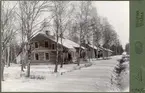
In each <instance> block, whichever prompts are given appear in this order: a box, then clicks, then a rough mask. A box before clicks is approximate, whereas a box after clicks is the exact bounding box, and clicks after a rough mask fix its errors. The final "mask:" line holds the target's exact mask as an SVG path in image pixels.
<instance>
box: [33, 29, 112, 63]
mask: <svg viewBox="0 0 145 93" xmlns="http://www.w3.org/2000/svg"><path fill="white" fill-rule="evenodd" d="M79 50H80V51H81V53H80V57H81V58H85V57H86V56H87V57H89V58H96V57H102V56H103V55H104V56H110V55H111V53H112V51H111V50H109V49H105V48H103V47H96V46H93V45H87V47H86V46H83V45H82V46H81V47H80V45H79V44H77V43H75V42H73V41H71V40H69V39H67V38H62V39H61V38H59V40H58V51H59V52H58V54H59V55H58V57H59V60H63V61H64V63H70V62H76V61H77V58H78V57H79ZM55 61H56V38H55V36H53V35H50V34H49V32H48V31H45V32H40V33H38V34H36V35H35V36H33V37H32V38H31V64H50V63H55Z"/></svg>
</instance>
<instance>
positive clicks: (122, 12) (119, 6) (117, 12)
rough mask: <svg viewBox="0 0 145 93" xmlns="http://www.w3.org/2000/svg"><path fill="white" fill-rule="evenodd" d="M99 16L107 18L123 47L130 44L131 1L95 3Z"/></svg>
mask: <svg viewBox="0 0 145 93" xmlns="http://www.w3.org/2000/svg"><path fill="white" fill-rule="evenodd" d="M93 5H94V6H95V7H96V8H97V11H98V14H99V15H100V16H103V17H107V19H108V20H109V22H110V24H111V25H112V26H113V27H114V29H115V31H116V32H117V33H118V35H119V39H120V41H121V44H122V45H123V47H124V46H125V44H126V43H128V42H129V1H93Z"/></svg>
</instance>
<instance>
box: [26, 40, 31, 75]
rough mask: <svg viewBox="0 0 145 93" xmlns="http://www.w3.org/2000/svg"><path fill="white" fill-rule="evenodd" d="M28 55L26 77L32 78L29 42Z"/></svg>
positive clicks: (29, 46)
mask: <svg viewBox="0 0 145 93" xmlns="http://www.w3.org/2000/svg"><path fill="white" fill-rule="evenodd" d="M27 53H28V60H27V75H26V77H30V61H31V45H30V42H29V41H28V46H27Z"/></svg>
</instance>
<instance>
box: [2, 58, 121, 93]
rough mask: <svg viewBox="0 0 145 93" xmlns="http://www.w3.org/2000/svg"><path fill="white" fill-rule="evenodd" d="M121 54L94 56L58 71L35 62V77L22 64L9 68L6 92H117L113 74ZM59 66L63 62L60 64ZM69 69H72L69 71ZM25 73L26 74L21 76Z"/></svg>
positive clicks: (5, 82)
mask: <svg viewBox="0 0 145 93" xmlns="http://www.w3.org/2000/svg"><path fill="white" fill-rule="evenodd" d="M117 59H118V57H117V56H116V57H112V59H109V60H92V61H91V62H90V63H91V64H92V65H90V64H88V63H87V65H85V64H81V65H80V66H79V67H78V66H77V64H69V65H64V68H62V69H61V68H59V69H58V71H59V73H56V74H54V73H53V70H54V66H44V65H42V66H31V78H29V79H28V78H25V77H23V75H24V74H21V75H20V73H21V72H20V67H19V66H11V67H9V68H5V81H3V82H2V91H5V92H14V91H17V92H22V91H23V92H109V91H110V92H114V91H115V92H117V91H119V89H118V87H116V86H113V85H111V74H112V71H113V69H114V67H115V65H116V63H117V61H116V60H117ZM58 67H59V66H58ZM67 72H68V73H67ZM21 76H22V77H21Z"/></svg>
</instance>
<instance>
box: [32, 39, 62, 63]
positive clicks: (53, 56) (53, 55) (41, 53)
mask: <svg viewBox="0 0 145 93" xmlns="http://www.w3.org/2000/svg"><path fill="white" fill-rule="evenodd" d="M45 41H48V47H47V48H46V47H45ZM35 42H38V48H35ZM52 44H54V46H55V47H56V43H55V42H53V41H51V40H49V39H48V40H41V41H34V40H33V41H32V42H31V50H32V53H31V64H40V63H41V64H51V63H54V62H55V60H56V52H55V47H54V49H52ZM59 47H60V46H59ZM35 53H38V55H39V60H36V59H35ZM45 53H49V60H45Z"/></svg>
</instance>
